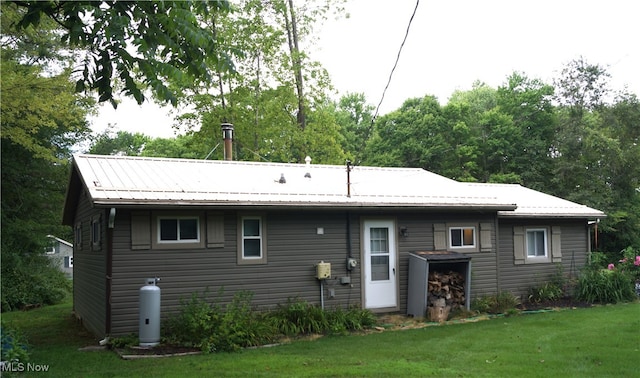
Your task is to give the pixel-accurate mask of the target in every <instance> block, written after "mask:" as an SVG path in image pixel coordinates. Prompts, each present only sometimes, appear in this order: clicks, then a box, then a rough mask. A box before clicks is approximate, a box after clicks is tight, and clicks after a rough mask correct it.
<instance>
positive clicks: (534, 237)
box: [526, 228, 548, 259]
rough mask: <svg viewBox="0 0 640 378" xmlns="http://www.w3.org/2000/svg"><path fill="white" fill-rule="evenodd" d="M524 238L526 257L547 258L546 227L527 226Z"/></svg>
mask: <svg viewBox="0 0 640 378" xmlns="http://www.w3.org/2000/svg"><path fill="white" fill-rule="evenodd" d="M526 238H527V241H526V245H527V247H526V248H527V258H545V259H546V258H548V250H547V246H548V242H547V229H545V228H529V229H527V234H526Z"/></svg>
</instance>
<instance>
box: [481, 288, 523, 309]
mask: <svg viewBox="0 0 640 378" xmlns="http://www.w3.org/2000/svg"><path fill="white" fill-rule="evenodd" d="M519 304H520V299H519V298H518V297H516V296H514V295H513V294H511V293H510V292H508V291H502V292H500V293H498V294H497V295H487V296H481V297H478V298H475V299H474V300H473V301H472V302H471V309H472V310H473V311H478V312H481V313H489V314H504V313H507V312H509V313H512V312H513V311H512V310H515V309H516V306H518V305H519Z"/></svg>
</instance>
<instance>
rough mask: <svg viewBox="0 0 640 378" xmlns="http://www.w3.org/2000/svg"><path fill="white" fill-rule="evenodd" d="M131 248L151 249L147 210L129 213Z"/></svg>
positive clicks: (149, 221)
mask: <svg viewBox="0 0 640 378" xmlns="http://www.w3.org/2000/svg"><path fill="white" fill-rule="evenodd" d="M131 249H151V216H150V214H149V212H148V211H137V212H133V213H131Z"/></svg>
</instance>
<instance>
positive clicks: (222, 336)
mask: <svg viewBox="0 0 640 378" xmlns="http://www.w3.org/2000/svg"><path fill="white" fill-rule="evenodd" d="M206 295H207V291H205V293H203V295H202V296H198V295H197V294H196V293H193V294H192V296H191V299H190V300H188V301H182V303H181V308H180V312H179V313H178V314H177V315H176V316H174V317H171V318H170V319H169V321H168V322H167V324H166V325H165V334H166V339H167V341H168V342H170V343H176V344H179V345H184V346H190V347H198V348H200V349H202V350H203V351H204V352H207V353H208V352H223V351H224V352H230V351H235V350H238V349H240V348H245V347H249V346H255V345H262V344H265V343H268V342H271V341H272V340H273V339H274V338H275V336H276V332H275V330H274V329H273V328H272V327H271V325H270V322H268V321H264V320H263V315H262V314H261V313H259V312H256V311H254V310H253V309H252V308H251V298H252V296H253V295H252V294H251V293H249V292H245V291H242V292H238V293H236V295H234V297H233V300H232V302H231V303H230V304H228V305H227V306H226V308H224V309H223V308H222V306H220V305H218V304H215V303H214V304H209V302H208V301H207V299H206ZM219 295H222V291H220V292H219Z"/></svg>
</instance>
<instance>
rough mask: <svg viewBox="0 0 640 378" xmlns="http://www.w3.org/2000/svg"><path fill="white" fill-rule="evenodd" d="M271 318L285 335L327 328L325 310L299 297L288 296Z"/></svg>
mask: <svg viewBox="0 0 640 378" xmlns="http://www.w3.org/2000/svg"><path fill="white" fill-rule="evenodd" d="M272 318H273V319H274V322H275V325H276V327H277V328H278V330H279V331H280V332H282V333H283V334H285V335H287V336H295V335H299V334H311V333H323V332H324V331H325V330H327V328H329V323H328V321H327V317H326V314H325V312H324V311H323V310H322V309H321V308H319V307H318V306H314V305H311V304H309V303H307V302H306V301H303V300H301V299H299V298H295V299H292V298H289V299H288V300H287V303H285V304H280V305H278V307H277V309H276V310H275V311H274V312H273V314H272Z"/></svg>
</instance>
